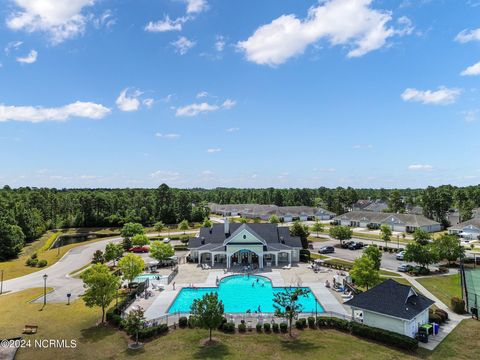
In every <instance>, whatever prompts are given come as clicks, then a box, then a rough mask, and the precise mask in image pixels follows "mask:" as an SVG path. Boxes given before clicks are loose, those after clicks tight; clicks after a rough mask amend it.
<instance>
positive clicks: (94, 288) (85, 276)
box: [81, 264, 120, 323]
mask: <svg viewBox="0 0 480 360" xmlns="http://www.w3.org/2000/svg"><path fill="white" fill-rule="evenodd" d="M81 279H82V280H83V287H84V288H86V290H85V293H84V294H83V297H82V298H83V301H85V305H87V306H88V307H94V306H99V307H101V308H102V323H103V322H104V321H105V309H106V308H107V307H108V306H109V305H110V303H111V302H112V301H113V299H114V298H115V296H116V295H117V291H118V288H119V286H120V279H119V278H118V277H117V276H115V275H113V274H112V273H111V272H110V269H109V268H108V266H106V265H104V264H94V265H92V266H91V267H90V268H88V269H87V270H85V271H84V272H83V273H82V275H81Z"/></svg>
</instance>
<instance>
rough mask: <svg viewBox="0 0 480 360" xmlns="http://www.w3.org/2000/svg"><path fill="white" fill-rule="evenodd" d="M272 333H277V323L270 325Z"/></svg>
mask: <svg viewBox="0 0 480 360" xmlns="http://www.w3.org/2000/svg"><path fill="white" fill-rule="evenodd" d="M272 331H273V332H274V333H278V332H279V327H278V324H277V323H273V324H272Z"/></svg>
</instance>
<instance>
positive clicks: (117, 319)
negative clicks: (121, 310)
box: [106, 309, 123, 329]
mask: <svg viewBox="0 0 480 360" xmlns="http://www.w3.org/2000/svg"><path fill="white" fill-rule="evenodd" d="M106 318H107V321H108V322H109V323H110V324H111V325H112V326H115V327H118V328H120V329H121V328H122V327H123V319H122V317H121V316H120V315H118V314H116V313H115V309H111V310H109V311H107V313H106Z"/></svg>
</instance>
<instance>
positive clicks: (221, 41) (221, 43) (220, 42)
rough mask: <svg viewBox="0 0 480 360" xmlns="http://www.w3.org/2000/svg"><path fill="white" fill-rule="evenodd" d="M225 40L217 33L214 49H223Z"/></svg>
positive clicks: (220, 50)
mask: <svg viewBox="0 0 480 360" xmlns="http://www.w3.org/2000/svg"><path fill="white" fill-rule="evenodd" d="M225 45H226V41H225V38H224V37H223V36H222V35H217V37H216V41H215V50H217V51H218V52H222V51H223V50H224V49H225Z"/></svg>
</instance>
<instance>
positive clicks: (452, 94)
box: [401, 87, 462, 105]
mask: <svg viewBox="0 0 480 360" xmlns="http://www.w3.org/2000/svg"><path fill="white" fill-rule="evenodd" d="M461 92H462V90H461V89H456V88H451V89H449V88H447V87H440V88H439V89H438V90H435V91H432V90H417V89H412V88H408V89H406V90H405V91H404V92H403V93H402V95H401V97H402V99H403V100H404V101H417V102H421V103H423V104H433V105H448V104H452V103H454V102H455V101H456V100H457V98H458V97H459V96H460V94H461Z"/></svg>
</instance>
